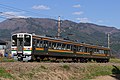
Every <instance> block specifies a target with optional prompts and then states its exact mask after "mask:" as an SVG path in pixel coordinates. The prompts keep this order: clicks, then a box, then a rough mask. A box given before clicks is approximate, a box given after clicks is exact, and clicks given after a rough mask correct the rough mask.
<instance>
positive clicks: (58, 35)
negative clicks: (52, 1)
mask: <svg viewBox="0 0 120 80" xmlns="http://www.w3.org/2000/svg"><path fill="white" fill-rule="evenodd" d="M60 23H61V22H60V16H59V17H58V34H57V37H58V38H60V32H61V31H60Z"/></svg>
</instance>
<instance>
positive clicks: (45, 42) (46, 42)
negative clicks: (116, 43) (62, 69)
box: [44, 41, 48, 53]
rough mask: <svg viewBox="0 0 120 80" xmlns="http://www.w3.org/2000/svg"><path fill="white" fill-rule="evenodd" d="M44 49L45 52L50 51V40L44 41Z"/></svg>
mask: <svg viewBox="0 0 120 80" xmlns="http://www.w3.org/2000/svg"><path fill="white" fill-rule="evenodd" d="M44 51H45V53H47V52H48V41H44Z"/></svg>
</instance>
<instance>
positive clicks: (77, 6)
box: [73, 4, 81, 8]
mask: <svg viewBox="0 0 120 80" xmlns="http://www.w3.org/2000/svg"><path fill="white" fill-rule="evenodd" d="M73 7H74V8H80V7H81V5H80V4H77V5H73Z"/></svg>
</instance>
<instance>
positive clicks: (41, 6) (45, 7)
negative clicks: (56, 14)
mask: <svg viewBox="0 0 120 80" xmlns="http://www.w3.org/2000/svg"><path fill="white" fill-rule="evenodd" d="M32 9H36V10H49V9H50V8H49V7H48V6H45V5H34V6H33V7H32Z"/></svg>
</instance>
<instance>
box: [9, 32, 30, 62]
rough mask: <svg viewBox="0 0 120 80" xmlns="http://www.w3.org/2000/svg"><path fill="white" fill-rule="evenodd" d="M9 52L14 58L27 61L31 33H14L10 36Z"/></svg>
mask: <svg viewBox="0 0 120 80" xmlns="http://www.w3.org/2000/svg"><path fill="white" fill-rule="evenodd" d="M11 41H12V46H11V53H12V55H13V57H14V59H15V60H18V61H29V60H31V53H32V35H31V34H28V33H16V34H13V35H12V37H11Z"/></svg>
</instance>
